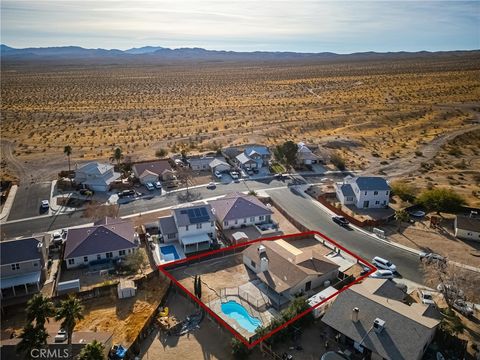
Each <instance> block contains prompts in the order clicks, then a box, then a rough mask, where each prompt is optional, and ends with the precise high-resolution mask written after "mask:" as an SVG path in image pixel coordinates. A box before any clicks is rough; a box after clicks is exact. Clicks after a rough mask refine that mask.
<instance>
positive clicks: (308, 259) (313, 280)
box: [243, 240, 339, 298]
mask: <svg viewBox="0 0 480 360" xmlns="http://www.w3.org/2000/svg"><path fill="white" fill-rule="evenodd" d="M322 250H323V249H322ZM329 251H330V250H329V249H327V248H325V253H322V252H321V251H319V250H317V249H307V250H304V251H302V250H300V249H298V248H296V247H294V246H292V245H290V244H289V243H287V242H286V241H284V240H276V241H262V242H257V243H255V244H252V245H250V246H249V247H247V248H246V249H245V250H243V263H244V264H245V266H246V267H247V268H249V269H250V270H252V271H253V272H254V273H255V274H256V275H257V277H258V279H259V280H260V281H262V282H263V283H264V284H265V285H267V287H268V288H269V289H271V290H273V291H274V292H276V293H277V294H279V295H281V296H284V297H287V298H293V297H294V296H295V295H296V294H299V293H304V292H308V291H310V290H312V289H315V288H319V287H322V286H324V285H326V284H328V285H330V282H332V281H334V280H335V279H337V277H338V268H339V266H338V265H337V264H335V263H333V262H332V261H330V260H329V259H327V258H326V257H324V255H326V254H327V253H328V252H329Z"/></svg>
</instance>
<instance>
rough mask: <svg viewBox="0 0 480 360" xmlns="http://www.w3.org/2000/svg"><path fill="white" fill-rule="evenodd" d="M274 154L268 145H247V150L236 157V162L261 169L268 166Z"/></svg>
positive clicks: (246, 167)
mask: <svg viewBox="0 0 480 360" xmlns="http://www.w3.org/2000/svg"><path fill="white" fill-rule="evenodd" d="M271 157H272V155H271V153H270V150H269V149H268V148H267V147H266V146H260V145H254V146H247V147H245V150H244V151H243V152H241V153H240V154H238V155H237V156H236V157H235V160H234V161H235V163H236V164H237V165H238V166H239V167H241V168H243V169H245V170H249V169H259V168H261V167H264V166H268V162H269V161H270V159H271Z"/></svg>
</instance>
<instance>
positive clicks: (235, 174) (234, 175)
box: [230, 171, 238, 180]
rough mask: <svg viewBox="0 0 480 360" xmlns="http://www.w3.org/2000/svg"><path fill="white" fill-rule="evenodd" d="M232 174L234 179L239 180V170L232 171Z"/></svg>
mask: <svg viewBox="0 0 480 360" xmlns="http://www.w3.org/2000/svg"><path fill="white" fill-rule="evenodd" d="M230 176H231V177H232V179H233V180H237V179H238V172H236V171H231V172H230Z"/></svg>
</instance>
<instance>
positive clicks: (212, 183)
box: [207, 182, 217, 189]
mask: <svg viewBox="0 0 480 360" xmlns="http://www.w3.org/2000/svg"><path fill="white" fill-rule="evenodd" d="M216 187H217V185H215V183H214V182H211V183H208V185H207V189H215V188H216Z"/></svg>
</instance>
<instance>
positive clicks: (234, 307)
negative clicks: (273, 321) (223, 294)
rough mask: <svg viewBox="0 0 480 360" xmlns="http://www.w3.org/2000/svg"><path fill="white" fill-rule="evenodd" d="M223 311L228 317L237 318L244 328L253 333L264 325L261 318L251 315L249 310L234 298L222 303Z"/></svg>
mask: <svg viewBox="0 0 480 360" xmlns="http://www.w3.org/2000/svg"><path fill="white" fill-rule="evenodd" d="M222 312H223V313H224V314H225V315H227V316H228V317H231V318H232V319H234V320H236V321H237V322H238V323H239V324H240V326H241V327H242V328H244V329H245V330H247V331H249V332H252V333H253V332H255V330H256V329H257V328H258V327H259V326H261V325H262V322H261V321H260V320H259V319H257V318H255V317H252V316H250V314H249V313H248V311H247V310H246V309H245V308H244V307H243V306H242V305H240V304H239V303H237V302H236V301H233V300H232V301H228V302H226V303H222Z"/></svg>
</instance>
